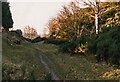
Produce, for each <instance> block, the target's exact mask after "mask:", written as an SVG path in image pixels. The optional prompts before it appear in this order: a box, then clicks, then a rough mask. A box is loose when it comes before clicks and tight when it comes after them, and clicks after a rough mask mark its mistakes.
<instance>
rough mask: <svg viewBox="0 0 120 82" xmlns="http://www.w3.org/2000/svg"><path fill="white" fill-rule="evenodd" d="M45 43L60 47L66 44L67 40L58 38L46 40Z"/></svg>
mask: <svg viewBox="0 0 120 82" xmlns="http://www.w3.org/2000/svg"><path fill="white" fill-rule="evenodd" d="M44 42H45V43H51V44H56V45H60V44H64V43H65V42H66V40H63V39H58V38H56V39H51V38H47V39H46V40H44Z"/></svg>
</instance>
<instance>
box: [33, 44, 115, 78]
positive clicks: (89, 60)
mask: <svg viewBox="0 0 120 82" xmlns="http://www.w3.org/2000/svg"><path fill="white" fill-rule="evenodd" d="M34 46H35V47H36V48H37V49H38V50H40V51H42V52H43V53H45V54H46V55H47V56H48V57H49V58H50V59H51V60H52V61H53V62H54V64H55V66H56V71H55V73H56V74H57V76H58V77H59V78H61V79H66V80H74V79H79V80H98V79H103V78H100V76H101V75H102V74H104V73H105V72H107V71H110V70H112V69H113V68H112V67H111V66H109V65H106V63H105V62H102V63H96V60H95V59H94V58H93V57H92V56H89V57H83V56H70V54H68V53H62V52H59V51H58V48H59V46H56V45H53V44H44V43H43V42H39V43H35V45H34Z"/></svg>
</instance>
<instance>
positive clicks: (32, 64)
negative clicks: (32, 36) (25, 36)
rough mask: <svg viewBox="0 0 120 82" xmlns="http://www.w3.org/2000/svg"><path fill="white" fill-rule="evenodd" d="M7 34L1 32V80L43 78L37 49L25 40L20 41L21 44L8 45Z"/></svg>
mask: <svg viewBox="0 0 120 82" xmlns="http://www.w3.org/2000/svg"><path fill="white" fill-rule="evenodd" d="M7 36H9V35H7V34H3V45H2V47H3V48H2V49H3V51H2V54H3V55H2V60H3V61H2V62H3V80H8V79H11V80H18V79H21V80H28V79H29V80H34V79H36V80H37V79H38V80H39V79H43V78H44V72H45V70H44V66H43V64H42V63H41V61H40V58H39V51H37V50H36V49H34V47H33V45H32V43H29V42H27V41H22V42H21V45H15V44H14V45H10V44H11V43H10V42H9V43H8V42H7V38H6V37H7ZM26 70H27V71H26Z"/></svg>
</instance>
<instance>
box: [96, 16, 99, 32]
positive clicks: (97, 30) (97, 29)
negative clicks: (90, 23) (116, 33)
mask: <svg viewBox="0 0 120 82" xmlns="http://www.w3.org/2000/svg"><path fill="white" fill-rule="evenodd" d="M95 27H96V34H98V32H99V28H98V14H95Z"/></svg>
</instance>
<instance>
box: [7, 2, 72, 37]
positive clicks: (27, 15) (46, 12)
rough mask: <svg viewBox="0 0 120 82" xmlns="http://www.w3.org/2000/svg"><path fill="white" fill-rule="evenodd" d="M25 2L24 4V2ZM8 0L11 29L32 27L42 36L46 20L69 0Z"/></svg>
mask: <svg viewBox="0 0 120 82" xmlns="http://www.w3.org/2000/svg"><path fill="white" fill-rule="evenodd" d="M24 1H25V2H24ZM24 1H22V0H21V1H20V0H9V2H10V9H11V13H12V17H13V21H14V25H13V29H22V30H23V28H24V27H25V26H28V25H29V26H30V27H33V28H35V29H36V30H37V33H38V34H40V35H42V34H43V29H44V28H46V25H47V23H48V20H49V19H50V18H52V17H55V16H56V14H57V13H58V12H59V11H60V9H61V8H62V5H66V4H68V3H69V2H70V1H71V0H68V1H67V0H66V1H63V0H61V1H60V0H58V1H56V0H50V1H48V0H44V1H43V0H39V1H38V0H29V1H27V0H24Z"/></svg>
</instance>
